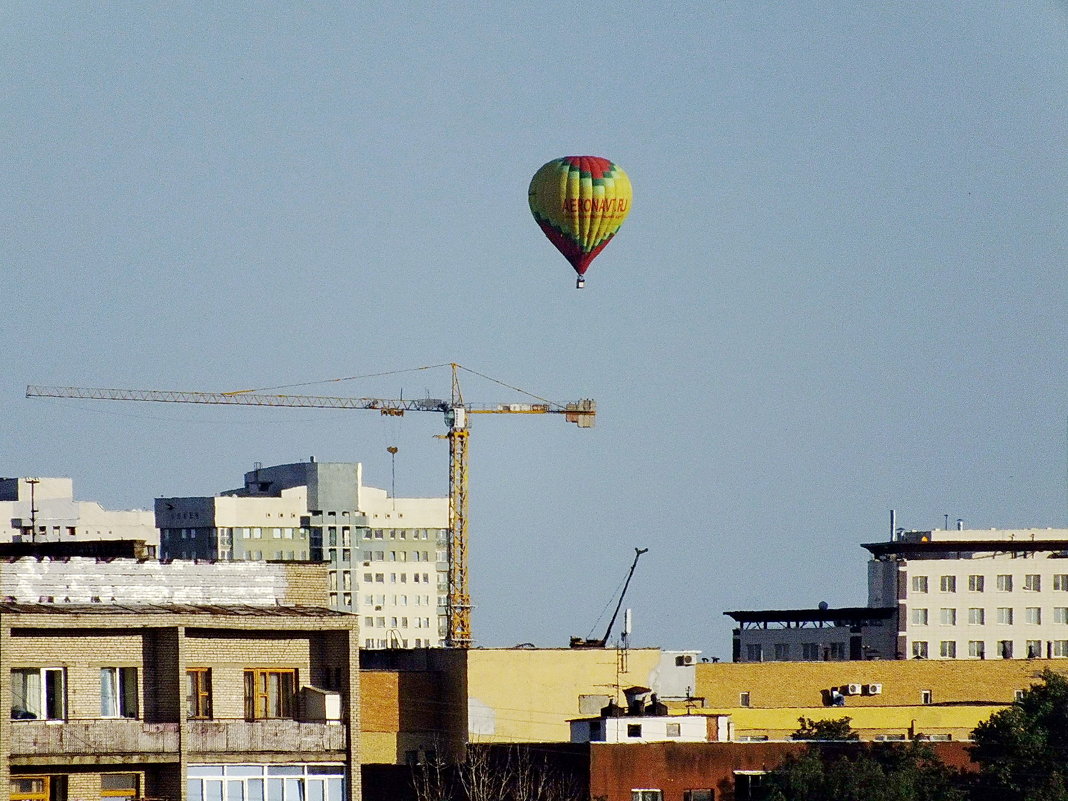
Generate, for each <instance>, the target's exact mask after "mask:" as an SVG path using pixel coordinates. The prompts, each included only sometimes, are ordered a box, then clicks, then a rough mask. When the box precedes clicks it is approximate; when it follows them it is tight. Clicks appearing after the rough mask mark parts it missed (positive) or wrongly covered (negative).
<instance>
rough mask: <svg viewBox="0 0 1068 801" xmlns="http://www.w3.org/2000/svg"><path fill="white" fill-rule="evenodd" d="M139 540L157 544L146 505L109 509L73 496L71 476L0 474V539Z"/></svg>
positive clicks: (151, 546) (51, 541)
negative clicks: (75, 498)
mask: <svg viewBox="0 0 1068 801" xmlns="http://www.w3.org/2000/svg"><path fill="white" fill-rule="evenodd" d="M96 540H143V541H144V543H145V544H146V545H147V546H149V547H150V548H155V547H156V546H157V545H158V544H159V531H158V530H157V529H156V523H155V516H154V515H153V513H152V512H150V511H148V510H146V509H126V510H111V509H105V508H104V507H102V506H101V505H100V504H99V503H97V502H96V501H76V500H74V482H73V481H72V480H71V479H69V478H0V542H37V543H53V542H86V541H96Z"/></svg>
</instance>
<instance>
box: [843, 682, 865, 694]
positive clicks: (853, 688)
mask: <svg viewBox="0 0 1068 801" xmlns="http://www.w3.org/2000/svg"><path fill="white" fill-rule="evenodd" d="M862 689H863V687H862V686H861V685H860V684H847V685H846V695H860V693H861V690H862Z"/></svg>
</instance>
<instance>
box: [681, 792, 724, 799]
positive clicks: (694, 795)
mask: <svg viewBox="0 0 1068 801" xmlns="http://www.w3.org/2000/svg"><path fill="white" fill-rule="evenodd" d="M715 798H716V795H715V793H714V792H712V790H684V791H683V793H682V801H715Z"/></svg>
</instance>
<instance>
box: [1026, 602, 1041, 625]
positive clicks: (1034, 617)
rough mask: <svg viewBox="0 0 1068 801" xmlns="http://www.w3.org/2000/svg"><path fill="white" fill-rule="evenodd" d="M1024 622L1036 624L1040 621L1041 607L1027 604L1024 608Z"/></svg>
mask: <svg viewBox="0 0 1068 801" xmlns="http://www.w3.org/2000/svg"><path fill="white" fill-rule="evenodd" d="M1024 623H1027V624H1029V625H1032V626H1037V625H1040V624H1041V623H1042V607H1040V606H1028V607H1025V608H1024Z"/></svg>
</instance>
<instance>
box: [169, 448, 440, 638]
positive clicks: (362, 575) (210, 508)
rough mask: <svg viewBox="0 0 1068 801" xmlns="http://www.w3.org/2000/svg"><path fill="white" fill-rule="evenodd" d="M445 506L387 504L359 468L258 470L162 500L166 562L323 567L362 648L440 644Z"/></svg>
mask: <svg viewBox="0 0 1068 801" xmlns="http://www.w3.org/2000/svg"><path fill="white" fill-rule="evenodd" d="M448 513H449V507H448V499H447V498H390V497H389V496H388V494H387V493H386V491H385V490H381V489H376V488H374V487H367V486H365V485H364V484H363V467H362V465H360V464H358V463H355V464H354V463H337V462H335V463H326V462H316V461H314V460H312V461H308V462H298V463H295V464H287V465H276V466H273V467H257V468H256V469H254V470H252V471H251V472H249V473H246V474H245V483H244V486H243V487H241V488H238V489H234V490H228V491H225V492H222V493H220V494H219V495H216V496H214V497H191V498H157V499H156V509H155V523H156V525H157V526H158V527H159V529H160V556H161V558H165V559H174V558H182V559H193V558H196V559H217V560H224V561H229V560H235V561H240V560H268V561H272V560H326V561H328V562H329V563H330V571H329V573H328V576H327V580H328V583H329V593H330V595H329V605H330V607H331V608H332V609H339V610H342V611H346V612H353V613H356V614H359V615H360V616H361V622H362V630H363V637H364V641H363V645H364V647H366V648H409V647H413V648H424V647H437V646H440V645H441V643H442V641H443V638H444V636H445V625H446V619H445V615H444V609H445V600H446V596H447V589H448V561H447V560H448V525H449V524H448Z"/></svg>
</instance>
